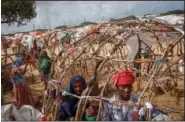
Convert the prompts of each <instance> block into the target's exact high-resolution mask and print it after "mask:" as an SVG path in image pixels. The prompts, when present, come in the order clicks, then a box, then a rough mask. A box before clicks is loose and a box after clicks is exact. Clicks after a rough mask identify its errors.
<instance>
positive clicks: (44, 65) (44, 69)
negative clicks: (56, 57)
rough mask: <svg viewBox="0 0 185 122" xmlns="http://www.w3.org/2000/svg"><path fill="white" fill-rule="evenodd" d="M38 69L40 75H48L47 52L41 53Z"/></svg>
mask: <svg viewBox="0 0 185 122" xmlns="http://www.w3.org/2000/svg"><path fill="white" fill-rule="evenodd" d="M39 69H40V73H41V74H42V75H46V74H49V73H50V69H51V62H50V58H49V56H48V55H47V52H41V55H40V65H39Z"/></svg>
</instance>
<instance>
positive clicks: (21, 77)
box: [11, 63, 25, 83]
mask: <svg viewBox="0 0 185 122" xmlns="http://www.w3.org/2000/svg"><path fill="white" fill-rule="evenodd" d="M12 68H20V65H19V64H17V63H16V64H14V65H13V66H12ZM24 81H25V79H24V75H23V74H22V73H21V74H17V73H14V77H13V79H12V80H11V82H12V83H24Z"/></svg>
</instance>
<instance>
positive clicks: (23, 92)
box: [12, 57, 34, 108]
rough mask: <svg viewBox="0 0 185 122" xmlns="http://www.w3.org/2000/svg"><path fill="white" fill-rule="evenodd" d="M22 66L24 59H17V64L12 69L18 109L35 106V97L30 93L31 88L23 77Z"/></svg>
mask: <svg viewBox="0 0 185 122" xmlns="http://www.w3.org/2000/svg"><path fill="white" fill-rule="evenodd" d="M21 65H22V58H21V57H16V60H15V64H14V65H13V67H12V73H13V79H12V82H13V93H14V95H15V98H16V104H17V107H18V108H19V107H21V106H22V105H33V103H34V101H33V97H32V96H31V93H30V91H29V86H28V84H27V83H26V81H25V79H24V75H23V71H22V69H21V68H20V67H21Z"/></svg>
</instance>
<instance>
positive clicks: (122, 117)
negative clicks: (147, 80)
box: [102, 70, 164, 121]
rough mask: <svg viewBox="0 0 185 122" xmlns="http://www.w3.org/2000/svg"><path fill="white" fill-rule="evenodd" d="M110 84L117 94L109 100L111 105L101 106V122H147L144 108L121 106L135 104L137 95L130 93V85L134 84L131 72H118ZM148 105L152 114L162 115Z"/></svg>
mask: <svg viewBox="0 0 185 122" xmlns="http://www.w3.org/2000/svg"><path fill="white" fill-rule="evenodd" d="M112 82H113V83H114V85H115V87H116V90H117V92H116V93H114V95H113V97H112V98H111V101H112V102H115V101H117V102H115V103H111V104H107V103H104V105H103V114H102V120H103V121H138V120H140V121H145V120H149V119H148V118H147V117H148V115H147V114H146V109H145V108H146V107H147V106H146V107H142V108H140V107H136V106H134V107H133V106H129V105H123V104H122V103H123V102H132V103H133V102H134V103H136V102H137V101H138V100H137V94H135V93H132V84H133V83H134V76H133V74H132V72H130V71H127V70H124V71H120V72H119V73H118V74H116V75H115V76H113V78H112ZM150 106H152V105H149V107H147V108H148V109H150V110H151V111H152V112H154V114H155V113H156V112H158V114H164V113H163V112H162V111H160V110H157V109H153V108H152V107H150ZM154 114H152V118H154V117H156V116H157V114H155V115H154Z"/></svg>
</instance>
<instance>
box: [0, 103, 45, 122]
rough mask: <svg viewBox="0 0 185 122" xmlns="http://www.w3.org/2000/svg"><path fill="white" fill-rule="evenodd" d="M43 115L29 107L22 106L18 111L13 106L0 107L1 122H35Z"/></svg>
mask: <svg viewBox="0 0 185 122" xmlns="http://www.w3.org/2000/svg"><path fill="white" fill-rule="evenodd" d="M41 116H43V114H42V113H41V112H40V111H39V110H37V109H35V108H33V107H32V106H30V105H23V106H22V107H21V108H20V109H19V110H17V108H16V107H15V106H14V105H13V104H8V105H4V106H1V120H2V121H13V120H15V121H36V120H38V119H39V117H41Z"/></svg>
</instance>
